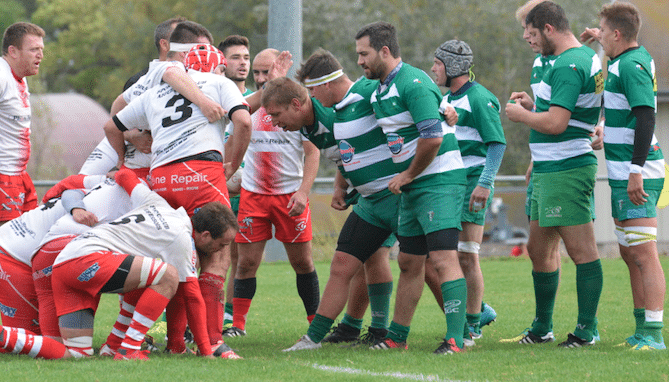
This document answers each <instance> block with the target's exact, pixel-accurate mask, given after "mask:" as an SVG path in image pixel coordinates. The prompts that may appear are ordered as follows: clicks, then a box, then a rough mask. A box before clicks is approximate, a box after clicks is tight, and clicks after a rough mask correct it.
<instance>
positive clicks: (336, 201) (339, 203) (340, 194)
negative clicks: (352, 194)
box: [330, 187, 348, 211]
mask: <svg viewBox="0 0 669 382" xmlns="http://www.w3.org/2000/svg"><path fill="white" fill-rule="evenodd" d="M345 199H346V190H344V189H341V188H339V187H335V189H334V191H333V192H332V202H331V203H330V207H332V208H334V209H335V210H337V211H345V210H346V209H347V208H348V205H347V204H346V200H345Z"/></svg>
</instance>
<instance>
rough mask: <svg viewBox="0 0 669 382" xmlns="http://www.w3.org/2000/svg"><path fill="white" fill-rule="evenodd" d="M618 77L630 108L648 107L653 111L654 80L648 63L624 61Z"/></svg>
mask: <svg viewBox="0 0 669 382" xmlns="http://www.w3.org/2000/svg"><path fill="white" fill-rule="evenodd" d="M620 77H621V79H622V83H623V86H624V87H625V96H626V97H627V101H628V102H629V105H630V108H634V107H638V106H649V107H652V108H653V109H655V91H654V86H655V80H654V78H653V73H652V72H651V68H650V63H649V62H646V63H644V62H641V61H640V60H630V61H626V62H625V65H624V66H623V67H621V68H620Z"/></svg>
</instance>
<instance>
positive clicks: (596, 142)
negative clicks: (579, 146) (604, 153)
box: [590, 120, 604, 150]
mask: <svg viewBox="0 0 669 382" xmlns="http://www.w3.org/2000/svg"><path fill="white" fill-rule="evenodd" d="M590 136H591V137H592V143H590V147H592V149H593V150H601V149H603V148H604V120H602V122H601V123H598V124H597V125H595V131H593V132H592V133H591V134H590Z"/></svg>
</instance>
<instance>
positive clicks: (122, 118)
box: [114, 92, 150, 130]
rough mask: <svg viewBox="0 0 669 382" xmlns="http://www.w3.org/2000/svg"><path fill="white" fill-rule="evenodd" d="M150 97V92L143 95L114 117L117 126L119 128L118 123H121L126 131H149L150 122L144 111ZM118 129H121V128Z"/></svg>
mask: <svg viewBox="0 0 669 382" xmlns="http://www.w3.org/2000/svg"><path fill="white" fill-rule="evenodd" d="M149 96H150V94H149V92H147V93H144V94H142V95H141V96H140V97H138V98H137V99H136V100H134V101H133V102H130V103H129V104H128V105H127V106H126V107H124V108H123V109H121V111H119V112H118V113H116V115H115V116H114V119H115V122H116V125H117V126H118V123H121V124H122V125H123V127H125V130H132V129H149V121H148V118H147V116H146V111H145V109H144V103H145V102H149V101H150V99H149V98H148V97H149ZM118 127H119V128H121V126H118ZM121 130H123V129H121Z"/></svg>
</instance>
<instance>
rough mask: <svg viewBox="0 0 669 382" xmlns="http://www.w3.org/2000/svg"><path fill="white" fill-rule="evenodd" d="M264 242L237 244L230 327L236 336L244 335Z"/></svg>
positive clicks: (254, 292)
mask: <svg viewBox="0 0 669 382" xmlns="http://www.w3.org/2000/svg"><path fill="white" fill-rule="evenodd" d="M265 243H266V240H263V241H259V242H255V243H237V248H238V249H239V259H238V261H237V273H236V274H235V281H234V284H235V285H234V288H235V289H234V297H233V299H232V304H233V312H234V314H233V318H232V327H233V328H235V329H237V331H238V333H237V335H246V317H247V315H248V313H249V309H250V308H251V300H252V299H253V297H254V296H255V294H256V271H257V270H258V267H260V263H261V262H262V254H263V251H264V249H265Z"/></svg>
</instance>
